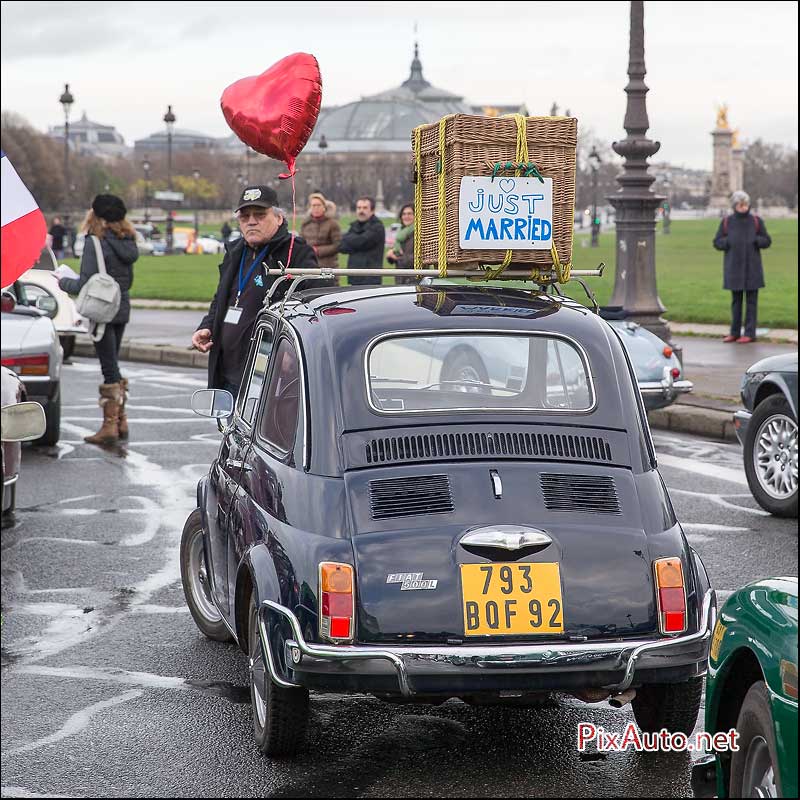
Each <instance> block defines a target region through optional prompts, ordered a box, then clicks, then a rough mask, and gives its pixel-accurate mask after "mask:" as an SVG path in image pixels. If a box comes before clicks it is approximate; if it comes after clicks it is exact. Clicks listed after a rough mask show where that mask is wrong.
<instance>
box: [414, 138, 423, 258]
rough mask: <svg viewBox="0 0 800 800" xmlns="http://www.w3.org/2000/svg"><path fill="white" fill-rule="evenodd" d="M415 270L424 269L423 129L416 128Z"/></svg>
mask: <svg viewBox="0 0 800 800" xmlns="http://www.w3.org/2000/svg"><path fill="white" fill-rule="evenodd" d="M414 159H415V164H414V169H415V170H416V175H415V177H416V181H417V182H416V183H415V184H414V219H415V220H416V224H415V225H414V269H418V270H419V269H422V129H421V128H414Z"/></svg>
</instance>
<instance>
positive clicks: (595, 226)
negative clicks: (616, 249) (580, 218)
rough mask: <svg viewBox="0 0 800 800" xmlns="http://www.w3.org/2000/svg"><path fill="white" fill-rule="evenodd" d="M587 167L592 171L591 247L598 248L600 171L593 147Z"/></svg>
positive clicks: (598, 159)
mask: <svg viewBox="0 0 800 800" xmlns="http://www.w3.org/2000/svg"><path fill="white" fill-rule="evenodd" d="M589 166H590V167H591V169H592V247H599V245H600V217H598V215H597V172H598V170H599V169H600V154H599V153H598V152H597V148H595V146H594V145H592V151H591V152H590V153H589Z"/></svg>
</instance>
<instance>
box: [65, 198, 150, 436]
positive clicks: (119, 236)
mask: <svg viewBox="0 0 800 800" xmlns="http://www.w3.org/2000/svg"><path fill="white" fill-rule="evenodd" d="M126 214H127V209H126V208H125V204H124V203H123V202H122V200H121V199H120V198H119V197H117V196H116V195H113V194H99V195H97V197H95V198H94V200H93V201H92V208H91V210H90V211H89V213H88V214H87V215H86V219H85V220H84V222H83V231H84V233H85V234H86V240H85V243H84V246H83V255H82V256H81V273H80V276H79V277H77V278H69V277H61V278H60V280H59V283H58V285H59V286H60V287H61V289H63V290H64V291H65V292H69V294H79V293H80V292H81V290H82V289H84V287H86V285H87V283H89V281H90V279H91V278H92V277H93V276H95V281H97V280H98V278H99V277H100V276H98V273H101V275H102V273H106V274H107V275H109V276H111V278H113V279H114V281H116V283H117V284H118V286H119V292H118V294H117V296H116V297H115V298H113V301H112V302H114V303H116V302H118V303H119V307H118V310H117V311H116V313H115V314H114V315H113V317H112V318H111V320H110V321H109V322H105V323H102V322H101V323H94V325H93V337H92V338H93V339H95V342H94V349H95V352H96V353H97V357H98V359H100V369H101V370H102V372H103V383H101V384H100V407H101V408H102V409H103V424H102V426H101V427H100V430H99V431H97V433H95V434H94V435H92V436H85V437H84V441H86V442H89V443H90V444H114V443H115V442H116V441H117V440H118V439H127V438H128V419H127V416H126V414H125V404H126V401H127V397H128V381H127V379H126V378H123V377H122V375H120V371H119V361H118V357H119V348H120V345H121V343H122V334H123V333H124V331H125V325H126V324H127V322H128V320H129V318H130V308H131V306H130V297H129V295H128V292H129V290H130V287H131V284H132V283H133V264H134V262H135V261H136V259H137V258H139V249H138V248H137V246H136V230H135V228H134V227H133V225H131V223H130V222H129V221H128V220H127V219H125V215H126ZM73 274H74V273H73ZM112 288H113V285H112ZM85 293H86V292H84V294H85ZM81 299H82V298H81V297H79V302H80V300H81ZM79 310H80V309H79ZM112 313H113V308H112ZM88 316H89V317H90V319H91V318H92V317H91V314H89V315H88ZM95 337H97V338H95Z"/></svg>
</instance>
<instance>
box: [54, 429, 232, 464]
mask: <svg viewBox="0 0 800 800" xmlns="http://www.w3.org/2000/svg"><path fill="white" fill-rule="evenodd" d="M215 435H216V434H215ZM62 441H63V440H62ZM67 441H68V442H70V443H71V444H86V442H84V441H83V439H81V440H80V441H79V440H77V439H75V440H72V439H68V440H67ZM182 444H213V445H214V446H215V447H219V439H217V441H213V440H211V439H201V438H200V437H197V436H192V437H191V438H189V439H178V440H173V441H169V440H166V439H160V440H158V441H154V442H138V441H137V442H136V443H135V445H136V447H156V446H159V445H182ZM91 446H93V445H91ZM67 460H68V461H70V462H72V461H104V460H105V459H103V458H102V457H100V456H96V457H94V458H70V459H67Z"/></svg>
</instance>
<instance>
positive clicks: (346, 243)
mask: <svg viewBox="0 0 800 800" xmlns="http://www.w3.org/2000/svg"><path fill="white" fill-rule="evenodd" d="M385 246H386V228H385V227H384V225H383V223H382V222H381V221H380V220H379V219H378V218H377V217H376V216H375V215H374V214H373V215H372V216H371V217H370V218H369V219H368V220H365V221H364V222H361V220H356V221H355V222H354V223H353V224H352V225H351V226H350V230H349V231H347V233H346V234H345V235H344V236H342V241H341V243H340V244H339V252H340V253H349V254H350V257H349V258H348V259H347V266H348V267H350V268H356V269H358V268H359V267H362V268H374V269H379V268H380V267H382V266H383V250H384V247H385Z"/></svg>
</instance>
